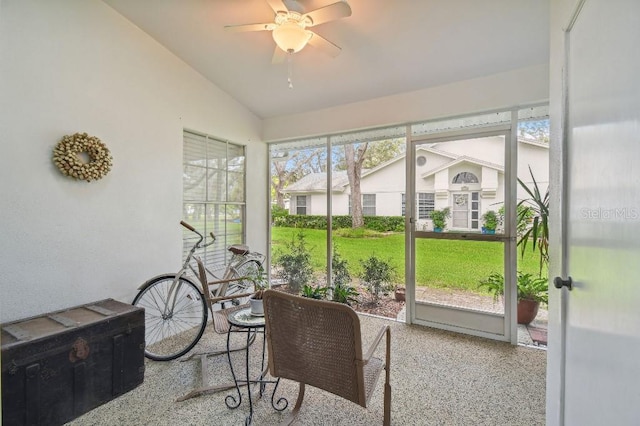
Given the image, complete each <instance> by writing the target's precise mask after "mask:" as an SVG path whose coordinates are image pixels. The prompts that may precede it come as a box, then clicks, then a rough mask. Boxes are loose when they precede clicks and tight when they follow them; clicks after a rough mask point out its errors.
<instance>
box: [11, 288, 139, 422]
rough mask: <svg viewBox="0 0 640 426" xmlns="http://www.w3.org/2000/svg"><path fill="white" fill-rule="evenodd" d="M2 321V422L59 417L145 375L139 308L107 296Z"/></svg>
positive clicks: (75, 413)
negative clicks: (6, 321)
mask: <svg viewBox="0 0 640 426" xmlns="http://www.w3.org/2000/svg"><path fill="white" fill-rule="evenodd" d="M1 327H2V424H3V425H5V426H10V425H47V426H53V425H61V424H64V423H66V422H68V421H70V420H73V419H74V418H76V417H78V416H80V415H81V414H83V413H86V412H87V411H89V410H91V409H93V408H95V407H97V406H99V405H101V404H104V403H105V402H107V401H110V400H111V399H113V398H115V397H117V396H118V395H121V394H123V393H125V392H127V391H130V390H131V389H133V388H135V387H136V386H138V385H139V384H141V383H142V381H143V379H144V310H143V309H141V308H137V307H135V306H131V305H128V304H125V303H121V302H117V301H115V300H113V299H106V300H101V301H98V302H94V303H90V304H87V305H82V306H77V307H74V308H70V309H66V310H63V311H57V312H51V313H48V314H45V315H41V316H38V317H32V318H27V319H23V320H19V321H15V322H11V323H6V324H2V325H1Z"/></svg>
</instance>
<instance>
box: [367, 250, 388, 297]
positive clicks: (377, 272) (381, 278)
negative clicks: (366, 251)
mask: <svg viewBox="0 0 640 426" xmlns="http://www.w3.org/2000/svg"><path fill="white" fill-rule="evenodd" d="M360 264H361V265H362V276H361V279H362V281H363V282H364V284H365V286H366V287H367V291H369V294H371V297H372V299H373V301H374V302H377V301H378V298H379V297H380V295H381V294H385V295H386V294H388V293H389V292H390V291H392V290H393V287H394V286H393V284H391V281H392V280H393V277H394V274H395V271H394V269H393V266H391V264H390V263H389V262H387V261H384V260H382V259H380V258H378V257H377V256H376V255H375V254H372V255H371V256H369V258H367V259H365V260H360Z"/></svg>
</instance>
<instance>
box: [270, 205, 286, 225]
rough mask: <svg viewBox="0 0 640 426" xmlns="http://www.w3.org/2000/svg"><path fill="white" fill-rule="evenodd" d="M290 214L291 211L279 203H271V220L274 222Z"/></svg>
mask: <svg viewBox="0 0 640 426" xmlns="http://www.w3.org/2000/svg"><path fill="white" fill-rule="evenodd" d="M284 216H289V211H288V210H287V209H285V208H284V207H280V206H279V205H277V204H272V205H271V221H272V222H274V221H275V220H276V219H277V218H279V217H284Z"/></svg>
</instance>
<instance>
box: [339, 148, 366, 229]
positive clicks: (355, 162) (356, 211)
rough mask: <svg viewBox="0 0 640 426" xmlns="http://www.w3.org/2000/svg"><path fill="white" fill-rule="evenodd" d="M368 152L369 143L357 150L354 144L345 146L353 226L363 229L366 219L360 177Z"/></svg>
mask: <svg viewBox="0 0 640 426" xmlns="http://www.w3.org/2000/svg"><path fill="white" fill-rule="evenodd" d="M366 152H367V143H363V144H360V145H359V146H358V149H357V150H356V149H355V146H354V144H347V145H345V146H344V156H345V161H346V163H347V177H348V178H349V187H350V189H351V195H350V197H351V226H352V227H353V228H362V227H363V226H364V217H363V214H362V193H361V192H360V177H361V176H362V163H363V162H364V155H365V153H366Z"/></svg>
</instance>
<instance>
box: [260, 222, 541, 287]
mask: <svg viewBox="0 0 640 426" xmlns="http://www.w3.org/2000/svg"><path fill="white" fill-rule="evenodd" d="M298 231H299V229H296V228H283V227H272V228H271V237H272V244H271V247H272V253H273V256H274V259H276V258H277V255H278V253H281V252H282V251H283V250H286V247H287V244H288V243H290V242H291V240H292V237H293V236H294V235H296V234H297V232H298ZM303 232H304V235H305V240H306V242H307V246H308V248H309V249H310V252H311V257H312V264H313V267H314V269H316V270H317V271H318V272H320V273H321V272H322V271H323V270H324V269H325V268H326V260H325V259H326V231H324V230H316V229H304V230H303ZM333 242H334V246H335V247H337V250H338V252H339V254H340V255H341V256H342V257H343V258H344V259H346V260H347V261H348V262H349V271H350V273H351V275H352V277H357V276H358V275H359V273H360V271H361V267H360V262H359V260H361V259H362V260H364V259H366V258H367V257H368V256H370V255H371V254H375V255H376V256H378V257H379V258H382V259H384V260H387V261H389V262H390V263H391V265H393V267H394V268H395V271H396V274H397V282H398V283H401V282H404V233H394V234H389V235H380V236H376V237H365V238H346V237H341V236H336V235H334V237H333ZM503 252H504V245H503V244H500V243H495V242H485V241H454V240H436V239H433V240H430V239H420V240H418V242H417V247H416V269H417V272H416V276H417V277H416V282H417V284H418V285H420V286H430V287H442V288H459V289H469V290H474V291H476V290H477V286H478V281H479V280H480V279H482V278H485V277H487V276H488V275H489V274H490V273H491V272H499V273H502V272H503ZM537 262H538V257H537V256H536V253H534V252H532V251H527V254H526V256H525V258H524V259H521V258H520V257H519V253H518V270H521V271H523V272H529V273H532V274H535V275H537V273H538V263H537Z"/></svg>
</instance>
